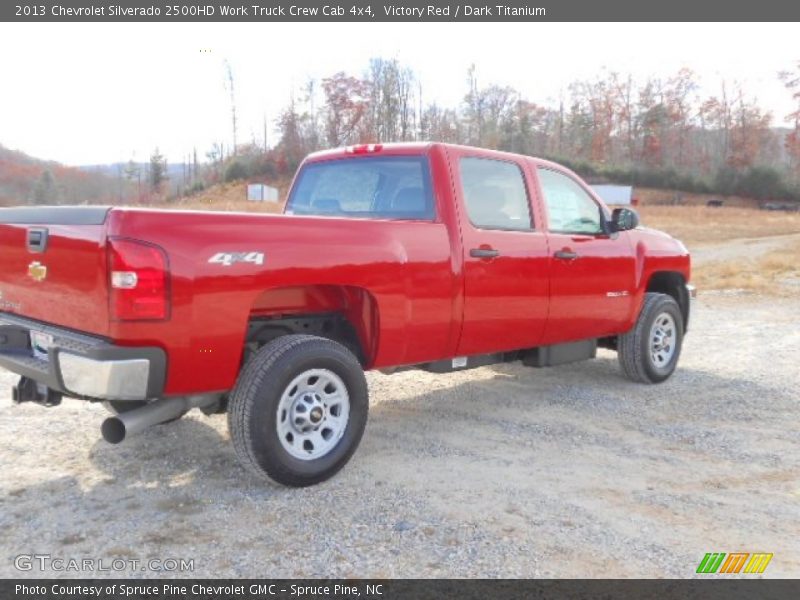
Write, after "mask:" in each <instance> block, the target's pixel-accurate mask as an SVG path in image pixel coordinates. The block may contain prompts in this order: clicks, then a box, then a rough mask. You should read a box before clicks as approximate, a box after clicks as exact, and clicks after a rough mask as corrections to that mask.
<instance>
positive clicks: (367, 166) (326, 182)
mask: <svg viewBox="0 0 800 600" xmlns="http://www.w3.org/2000/svg"><path fill="white" fill-rule="evenodd" d="M286 214H294V215H317V216H336V217H351V218H357V219H399V220H425V221H432V220H433V219H434V216H435V211H434V202H433V193H432V191H431V181H430V170H429V167H428V159H427V157H425V156H370V157H352V158H339V159H332V160H326V161H320V162H310V163H307V164H306V165H304V166H303V167H302V168H301V170H300V173H299V174H298V176H297V182H296V183H295V185H294V186H293V188H292V192H291V195H290V196H289V199H288V201H287V204H286Z"/></svg>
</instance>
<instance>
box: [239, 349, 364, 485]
mask: <svg viewBox="0 0 800 600" xmlns="http://www.w3.org/2000/svg"><path fill="white" fill-rule="evenodd" d="M313 369H325V370H328V371H331V372H333V373H334V374H335V375H337V376H338V377H339V378H340V379H341V381H342V382H343V383H344V386H345V388H346V391H347V394H348V396H349V419H348V420H347V423H346V424H345V425H344V432H343V433H342V434H341V437H340V438H339V440H338V442H336V443H335V445H334V446H333V447H332V448H331V449H330V450H329V451H328V452H327V454H324V455H322V456H320V457H319V458H314V459H308V460H304V459H300V458H297V457H295V456H292V455H291V454H290V453H289V452H288V451H287V450H286V449H285V448H284V446H283V443H282V442H281V439H280V437H279V434H278V408H279V406H280V401H281V398H282V396H283V394H284V392H285V391H286V390H287V388H288V386H289V384H290V383H292V381H293V380H294V379H295V378H296V377H299V376H300V375H301V374H303V373H305V372H306V371H309V370H313ZM289 393H291V392H289ZM368 410H369V393H368V390H367V381H366V378H365V377H364V371H363V369H362V368H361V364H360V363H359V362H358V360H357V359H356V357H355V356H354V355H353V354H352V352H350V351H349V350H348V349H347V348H345V347H344V346H343V345H341V344H339V343H337V342H334V341H333V340H329V339H325V338H321V337H316V336H311V335H285V336H282V337H279V338H277V339H275V340H272V341H271V342H269V343H267V344H266V345H264V346H263V347H262V348H260V349H259V350H258V352H256V353H255V354H254V355H253V356H252V357H251V358H250V360H249V361H248V362H247V364H246V365H245V366H244V369H243V370H242V372H241V374H240V376H239V380H238V381H237V383H236V388H235V389H234V390H233V393H232V394H231V397H230V401H229V405H228V429H229V431H230V435H231V440H232V442H233V447H234V450H235V451H236V455H237V457H238V458H239V460H240V461H241V462H242V463H243V464H244V465H245V466H247V467H248V468H250V469H251V470H252V471H253V472H255V473H256V474H258V475H260V476H262V477H263V476H266V477H269V478H270V479H272V480H274V481H276V482H278V483H281V484H284V485H288V486H293V487H303V486H308V485H313V484H315V483H319V482H321V481H325V480H326V479H328V478H330V477H332V476H333V475H335V474H336V473H337V472H338V471H339V470H340V469H341V468H342V467H344V465H345V464H346V463H347V461H348V460H350V457H351V456H352V455H353V453H354V452H355V450H356V448H357V447H358V444H359V442H360V441H361V436H362V435H363V433H364V427H365V426H366V423H367V412H368Z"/></svg>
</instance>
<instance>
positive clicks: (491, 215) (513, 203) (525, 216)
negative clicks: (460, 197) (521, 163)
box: [459, 157, 531, 231]
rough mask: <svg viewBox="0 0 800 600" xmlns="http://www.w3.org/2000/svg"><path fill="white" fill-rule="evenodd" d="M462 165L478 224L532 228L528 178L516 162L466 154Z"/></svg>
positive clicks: (469, 206) (473, 219)
mask: <svg viewBox="0 0 800 600" xmlns="http://www.w3.org/2000/svg"><path fill="white" fill-rule="evenodd" d="M459 166H460V169H459V170H460V171H461V188H462V189H463V190H464V203H465V205H466V208H467V215H468V216H469V220H470V222H471V223H472V224H473V225H474V226H475V227H477V228H478V229H504V230H512V231H513V230H518V231H529V230H530V229H531V213H530V206H529V203H528V194H527V191H526V189H525V180H524V179H523V176H522V170H521V169H520V168H519V167H518V166H517V165H516V164H514V163H511V162H506V161H502V160H494V159H488V158H475V157H465V158H462V159H461V160H460V162H459Z"/></svg>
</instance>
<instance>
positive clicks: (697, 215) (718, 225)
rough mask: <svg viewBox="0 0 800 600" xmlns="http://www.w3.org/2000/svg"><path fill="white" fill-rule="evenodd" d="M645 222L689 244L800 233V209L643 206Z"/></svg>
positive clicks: (641, 212) (642, 218)
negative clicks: (769, 209) (799, 210)
mask: <svg viewBox="0 0 800 600" xmlns="http://www.w3.org/2000/svg"><path fill="white" fill-rule="evenodd" d="M637 210H638V212H639V215H640V216H641V220H642V224H644V225H646V226H647V227H653V228H654V229H660V230H662V231H666V232H667V233H669V234H670V235H672V236H674V237H676V238H678V239H679V240H681V241H682V242H683V243H685V244H686V245H687V246H689V248H691V247H692V246H698V245H703V244H714V243H719V242H725V241H728V240H734V239H742V238H754V237H766V236H775V235H786V234H789V233H800V213H787V212H779V211H774V212H773V211H765V210H758V209H752V208H730V207H723V208H706V207H705V206H640V207H638V209H637Z"/></svg>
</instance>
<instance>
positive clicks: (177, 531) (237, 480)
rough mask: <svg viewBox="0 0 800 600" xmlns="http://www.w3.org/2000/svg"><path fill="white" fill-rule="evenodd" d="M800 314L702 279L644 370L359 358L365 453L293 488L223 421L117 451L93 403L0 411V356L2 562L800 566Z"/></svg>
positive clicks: (155, 433)
mask: <svg viewBox="0 0 800 600" xmlns="http://www.w3.org/2000/svg"><path fill="white" fill-rule="evenodd" d="M799 313H800V300H795V299H783V300H775V299H769V300H767V299H758V298H754V297H743V298H742V297H739V298H737V297H726V296H723V295H720V296H712V295H706V296H701V298H700V300H699V302H698V306H697V308H696V313H695V315H694V317H693V319H692V331H691V332H690V335H689V337H688V338H687V343H686V347H685V350H684V356H683V358H682V361H681V364H680V366H679V368H678V371H677V373H676V374H675V375H674V376H673V378H672V379H671V380H669V381H668V382H667V383H665V384H662V385H660V386H643V385H637V384H632V383H629V382H627V381H626V380H624V379H623V378H622V376H621V374H620V371H619V369H618V366H617V362H616V356H615V355H614V354H613V353H610V352H607V351H602V352H601V354H600V356H599V357H598V359H597V360H594V361H590V362H586V363H580V364H577V365H567V366H562V367H556V368H552V369H545V370H537V369H530V368H526V367H522V366H520V365H504V366H500V367H487V368H482V369H478V370H475V371H470V372H462V373H458V374H452V375H447V376H434V375H429V374H425V373H417V372H408V373H403V374H398V375H393V376H384V375H381V374H370V376H369V382H370V387H371V392H372V402H373V404H372V406H371V414H370V423H369V424H368V426H367V431H366V434H365V436H364V440H363V442H362V444H361V447H360V449H359V451H358V452H357V454H356V455H355V457H354V459H353V460H352V461H351V463H350V464H349V465H348V466H347V467H346V468H345V469H344V471H342V472H341V473H340V474H339V475H338V476H337V477H335V478H334V479H333V480H331V481H329V482H327V483H325V484H322V485H320V486H317V487H313V488H309V489H302V490H296V489H287V488H282V487H278V486H276V485H273V484H271V483H269V482H264V481H259V480H256V479H255V478H253V477H252V476H250V475H249V474H248V473H247V472H245V471H244V470H243V469H242V468H240V467H239V466H238V465H237V463H236V460H235V458H234V455H233V450H232V448H231V446H230V443H229V441H228V433H227V429H226V422H225V418H224V417H223V416H215V417H211V418H206V417H203V416H202V415H201V414H199V413H197V414H194V413H192V415H190V416H189V417H187V418H184V419H183V420H182V421H180V422H178V423H175V424H171V425H164V426H160V427H156V428H154V429H151V430H150V431H148V432H146V433H145V434H143V435H141V436H139V437H136V438H132V439H131V440H130V441H128V442H126V443H124V444H122V445H120V446H111V445H108V444H106V443H105V442H103V441H101V440H100V439H99V426H100V423H101V421H102V419H103V417H104V414H105V413H104V410H103V409H102V408H101V407H99V406H89V405H87V404H85V403H81V402H78V401H72V400H67V401H65V402H64V404H63V405H62V406H60V407H58V408H54V409H44V408H41V407H38V406H32V405H24V406H12V404H11V400H10V397H9V396H10V393H9V392H8V390H9V386H10V385H11V383H12V381H13V379H14V377H13V376H12V375H11V374H9V373H6V372H2V373H0V389H2V390H3V392H2V396H0V435H2V448H0V469H1V470H2V478H1V479H0V548H2V552H1V553H0V576H4V577H10V576H20V575H22V576H39V575H40V574H41V573H40V572H38V571H29V572H24V573H20V572H18V571H16V570H15V568H14V566H13V559H14V557H15V556H17V555H19V554H32V553H47V554H50V555H52V556H53V557H63V558H83V557H92V558H103V559H104V560H107V561H111V560H112V559H114V558H122V559H130V558H135V559H141V560H146V559H147V558H148V557H156V558H161V559H164V558H170V557H172V558H186V559H194V572H192V573H184V575H187V576H188V575H194V576H206V577H223V576H225V577H227V576H231V577H236V576H268V577H305V576H317V577H323V576H325V577H327V576H331V577H342V576H344V577H347V576H360V577H417V576H421V577H447V576H454V577H631V576H640V577H690V576H693V575H694V571H695V568H696V567H697V564H698V563H699V562H700V560H701V559H702V558H703V555H704V554H705V553H706V552H712V551H716V552H736V551H744V552H757V551H762V552H773V553H774V554H775V556H774V558H773V560H772V562H771V564H770V565H769V567H768V568H767V571H766V573H765V574H764V575H765V576H767V577H770V576H771V577H779V576H782V577H798V576H800V536H798V533H800V530H799V529H798V523H800V430H799V429H798V422H800V418H799V417H800V405H799V404H798V400H799V398H798V392H797V390H798V385H800V369H798V356H800V331H799V330H798V328H797V315H798V314H799ZM195 412H196V411H195ZM53 574H55V573H52V572H51V573H50V575H53ZM113 574H114V573H110V575H113ZM133 574H134V575H138V576H144V575H146V574H147V573H144V572H140V571H136V572H134V573H133ZM67 575H68V576H77V575H78V574H77V573H67ZM101 575H102V573H101ZM174 575H180V574H174Z"/></svg>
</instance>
